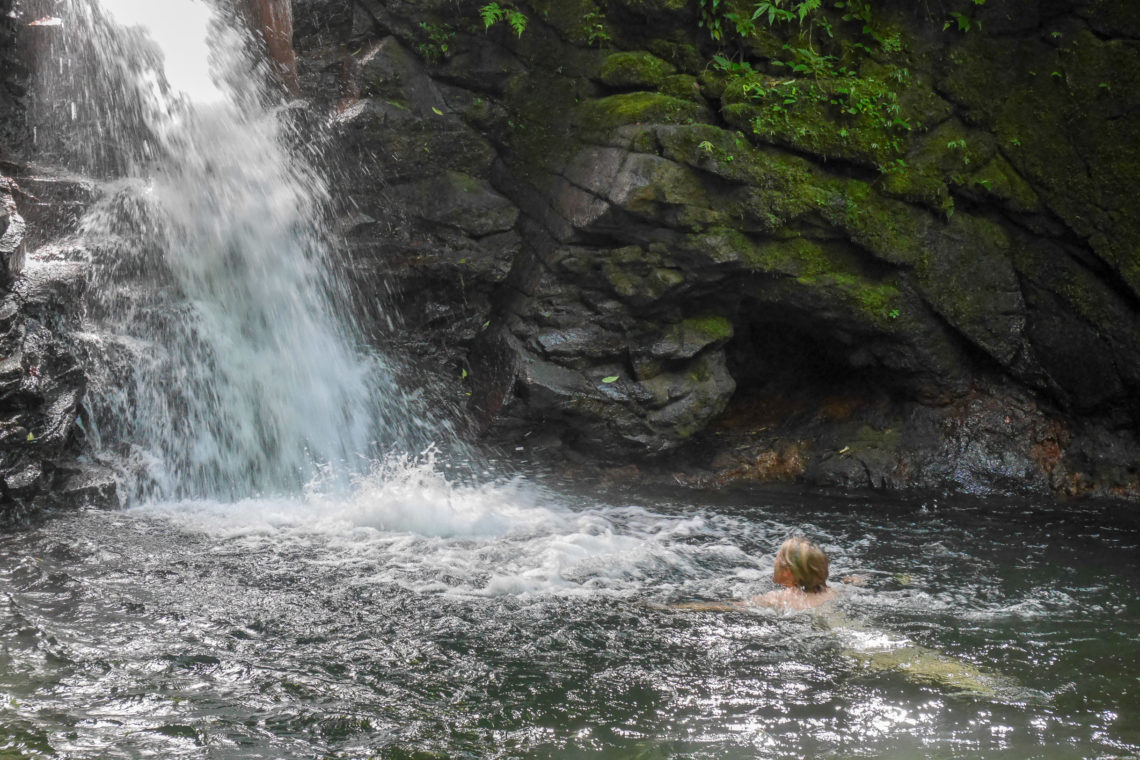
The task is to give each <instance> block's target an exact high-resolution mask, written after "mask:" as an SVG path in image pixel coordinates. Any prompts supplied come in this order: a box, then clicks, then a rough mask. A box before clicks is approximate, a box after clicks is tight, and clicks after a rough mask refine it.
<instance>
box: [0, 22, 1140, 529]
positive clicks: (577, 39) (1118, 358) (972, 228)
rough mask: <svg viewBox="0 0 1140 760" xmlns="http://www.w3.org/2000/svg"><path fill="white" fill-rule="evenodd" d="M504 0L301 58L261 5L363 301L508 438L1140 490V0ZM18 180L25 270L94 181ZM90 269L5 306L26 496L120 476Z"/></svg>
mask: <svg viewBox="0 0 1140 760" xmlns="http://www.w3.org/2000/svg"><path fill="white" fill-rule="evenodd" d="M6 1H7V0H0V37H4V39H2V40H0V42H10V41H11V37H12V33H13V31H14V30H15V29H16V27H15V26H14V25H13V24H14V22H13V21H11V20H10V19H9V17H8V15H7V13H6V11H7V10H9V8H8V5H6V4H5V3H6ZM482 5H484V4H483V3H481V2H475V1H474V0H460V1H459V2H456V0H293V3H292V16H291V23H292V27H293V44H292V49H289V46H288V45H286V44H285V40H284V36H286V35H285V33H284V30H285V29H287V27H288V24H289V16H288V14H287V13H284V10H285V7H284V6H282V5H281V3H280V2H278V0H273V1H272V2H264V3H261V2H254V3H253V5H251V7H253V8H255V9H260V10H259V11H258V13H260V16H259V15H258V13H255V14H253V15H254V16H255V17H259V18H262V22H263V26H264V27H265V29H263V32H264V35H263V36H264V37H265V38H266V40H267V41H268V44H269V45H270V46H271V47H272V48H273V49H272V50H271V51H270V52H271V54H272V56H273V58H274V59H275V60H276V61H277V62H278V63H279V64H281V71H282V75H283V82H284V84H285V85H286V87H287V88H289V89H292V87H293V82H292V80H291V76H292V74H291V71H292V61H293V60H294V58H293V56H294V54H295V55H296V62H297V63H296V75H297V86H299V88H300V91H301V93H302V96H303V97H304V98H305V99H306V101H307V104H308V107H307V108H305V109H304V110H303V111H301V110H295V111H294V113H298V114H300V118H301V119H302V120H305V119H308V120H310V121H312V122H313V123H314V124H315V123H323V122H325V121H326V120H327V122H328V123H329V124H330V125H331V129H330V130H327V131H323V132H322V134H324V137H323V138H322V139H324V140H326V141H327V144H326V145H325V146H324V147H325V152H326V155H327V156H329V158H330V160H331V161H332V162H333V163H334V165H333V166H332V167H330V173H331V174H332V176H333V177H334V182H335V185H336V190H337V194H338V196H339V198H338V200H339V205H338V207H339V209H340V211H339V215H340V220H339V221H340V230H341V232H342V234H343V237H344V239H345V241H346V243H347V248H348V250H349V253H350V258H351V262H350V265H351V267H352V270H353V273H354V276H355V277H356V280H357V282H358V284H359V286H360V287H359V296H358V298H359V301H358V303H355V304H352V308H353V309H354V310H355V311H356V312H357V313H358V314H359V315H361V318H362V319H363V320H365V321H366V323H367V324H369V325H370V326H371V328H372V337H373V338H374V339H375V340H376V341H377V342H379V343H386V344H389V345H394V346H395V347H396V350H397V351H398V352H400V353H402V354H404V355H406V356H408V357H409V360H408V367H407V368H406V371H407V373H408V375H409V377H410V378H412V379H414V380H417V381H420V380H423V379H424V378H431V377H435V378H443V383H442V384H443V386H444V388H445V392H446V393H448V394H450V401H452V402H454V403H455V404H457V405H463V406H464V407H465V408H466V410H467V412H468V414H469V416H470V418H471V420H472V421H473V426H474V428H475V429H476V432H477V433H479V434H480V435H482V436H483V438H484V440H487V441H489V442H490V443H492V444H497V445H502V446H505V447H509V448H510V449H512V450H523V451H525V452H526V455H527V456H528V457H529V456H530V455H531V453H532V452H533V453H534V454H535V455H541V456H546V457H548V458H563V457H567V458H570V459H571V460H572V461H574V462H583V461H592V462H595V463H599V464H602V465H609V464H620V463H627V462H639V463H652V464H653V465H654V466H656V467H659V468H662V469H663V470H664V471H667V472H676V473H678V477H680V478H689V479H691V480H694V481H697V482H722V481H724V480H727V479H735V478H744V479H754V480H764V481H770V480H796V481H802V482H808V483H814V484H823V485H839V486H852V487H867V486H870V487H891V488H913V487H920V488H952V489H959V490H965V491H968V492H974V493H994V492H1007V491H1027V490H1028V491H1037V492H1045V493H1048V492H1051V493H1059V494H1103V495H1117V496H1126V497H1135V496H1138V495H1140V472H1138V462H1140V445H1138V443H1137V435H1136V432H1135V431H1136V429H1137V423H1138V422H1140V403H1138V402H1137V399H1138V398H1140V395H1138V393H1137V391H1138V390H1140V323H1138V320H1137V306H1138V305H1140V255H1138V254H1137V251H1138V250H1140V227H1138V224H1140V222H1138V220H1140V208H1138V206H1140V194H1138V193H1136V192H1135V189H1136V186H1137V180H1138V179H1140V155H1138V153H1140V119H1137V118H1135V115H1136V111H1137V108H1138V107H1140V81H1138V79H1140V42H1138V41H1137V39H1138V38H1140V11H1137V10H1136V9H1135V8H1133V7H1132V4H1131V3H1126V2H1123V1H1122V0H1063V1H1060V2H1049V3H1044V2H1021V1H1020V0H988V2H986V3H984V4H982V5H977V4H976V3H974V2H969V0H947V2H944V3H931V4H926V3H913V2H911V1H910V0H876V1H875V2H849V3H846V4H845V5H844V7H843V8H836V7H834V6H835V3H833V2H830V0H825V2H824V3H823V4H822V7H821V8H820V9H818V10H815V11H812V12H811V14H810V15H809V16H807V17H805V19H804V20H803V22H802V23H800V22H799V21H798V20H796V21H794V22H792V23H783V22H781V21H779V19H775V20H773V21H772V22H771V23H769V22H768V21H767V19H766V17H763V18H758V19H757V20H755V21H749V20H748V19H751V16H752V11H753V10H754V8H755V3H749V2H745V0H725V2H723V3H720V4H718V5H717V7H718V8H719V10H712V9H711V5H712V4H707V3H706V4H702V3H696V2H693V1H692V0H608V1H606V2H602V1H601V0H517V1H516V2H515V3H514V4H502V3H501V4H500V7H504V8H507V9H508V11H511V12H515V11H517V12H519V13H522V14H524V15H525V16H526V19H527V23H526V28H525V30H524V31H523V32H522V33H521V34H516V33H515V31H514V30H512V28H511V27H510V26H509V24H507V23H506V22H505V21H504V20H500V21H499V23H496V24H493V25H492V26H490V27H489V28H484V24H483V21H482V20H481V18H480V7H481V6H482ZM947 22H950V23H949V28H944V26H946V23H947ZM5 35H6V36H5ZM0 50H2V51H5V52H0V73H2V74H3V76H2V77H0V79H2V81H0V128H2V130H3V131H2V132H0V144H3V145H4V146H6V147H5V148H4V150H3V151H2V152H0V156H2V157H10V156H13V155H14V154H18V153H19V151H18V150H15V151H14V148H15V147H17V146H18V145H19V144H20V142H21V141H22V140H24V138H25V136H24V135H22V133H21V131H20V129H19V126H18V124H19V121H20V119H19V109H20V97H21V96H22V90H21V87H22V84H21V83H22V81H23V79H24V78H25V77H26V72H24V71H23V70H22V69H21V68H20V65H19V63H18V62H17V61H16V58H17V56H15V55H13V54H12V53H11V52H8V51H12V50H15V48H14V47H12V46H11V45H8V44H5V45H0ZM315 131H320V130H315ZM0 169H2V170H3V171H6V172H7V173H8V174H13V173H17V172H22V173H23V174H22V176H16V178H15V179H16V182H17V183H18V184H16V185H12V184H10V183H9V184H5V185H4V188H5V189H4V190H2V191H0V199H3V204H0V209H2V211H0V234H3V235H4V237H3V238H0V246H4V245H7V246H8V248H7V249H6V250H8V253H7V254H5V257H6V261H7V260H9V259H10V260H12V261H15V262H17V263H18V262H19V250H20V249H21V247H27V246H28V245H33V246H36V247H38V246H41V245H43V244H45V243H47V242H48V241H49V240H50V238H51V231H52V230H57V229H62V228H65V227H66V226H67V225H66V223H67V220H68V218H69V216H70V215H71V214H72V213H73V212H72V211H71V209H73V208H79V207H81V206H82V204H83V203H84V193H85V191H84V190H83V188H82V184H81V183H75V182H70V181H62V182H56V183H55V184H52V180H48V179H45V178H43V177H40V178H39V179H33V176H32V175H33V174H34V173H32V172H29V171H27V170H26V169H23V168H22V164H21V163H20V162H19V161H15V160H13V161H9V162H8V163H7V164H0ZM21 219H26V220H28V224H26V225H24V226H23V227H22V226H21ZM3 241H7V242H6V243H5V242H3ZM37 258H40V257H37ZM40 260H43V261H47V262H48V263H50V261H51V257H50V255H47V256H46V257H43V258H40ZM79 276H80V274H77V273H75V272H67V271H61V270H60V269H59V268H55V269H52V267H50V266H48V267H47V268H46V269H44V268H41V269H40V270H39V271H37V272H25V273H23V274H22V275H20V276H19V277H17V278H16V279H15V280H13V281H12V282H11V283H10V285H9V286H8V288H7V290H6V291H5V295H4V296H3V298H2V299H0V329H2V330H3V332H4V336H5V337H4V338H3V345H0V352H2V354H0V355H2V356H3V358H4V362H3V363H2V365H0V412H2V413H3V414H4V415H5V419H6V420H7V421H3V420H0V422H3V426H4V430H6V431H8V432H5V433H2V434H0V435H3V436H4V437H3V439H2V440H0V481H2V483H3V485H2V487H0V499H3V500H4V502H5V503H6V504H9V505H20V504H26V503H28V501H29V500H30V499H31V498H33V497H34V495H35V494H36V493H37V492H40V493H42V492H45V490H46V491H47V492H52V491H56V490H58V489H60V488H62V487H63V483H64V482H65V481H67V482H69V483H71V485H70V486H68V487H70V488H73V492H74V493H75V494H79V495H89V496H92V497H98V496H100V495H102V496H106V493H105V491H106V489H105V488H103V486H102V485H100V481H99V480H98V478H95V479H94V480H92V479H91V478H90V477H88V475H89V473H88V474H85V473H83V472H80V471H79V470H78V468H75V469H73V470H68V469H66V468H65V467H64V463H66V462H68V461H76V459H75V455H76V453H77V452H78V451H79V444H80V442H81V441H80V439H81V430H80V429H79V427H78V423H77V420H79V419H80V418H81V412H82V406H81V397H82V392H83V381H82V372H80V371H79V368H78V366H77V363H76V362H75V359H74V357H73V356H71V354H70V353H69V352H68V351H67V349H66V347H65V346H63V345H62V344H61V343H59V341H58V340H56V339H55V338H54V337H53V335H54V330H55V328H56V326H57V325H58V324H59V321H60V320H65V319H66V312H67V307H66V303H67V300H68V293H69V288H70V287H71V285H70V284H69V283H73V282H74V278H75V277H79ZM4 367H6V368H7V369H4ZM29 436H30V437H29ZM85 478H86V480H85ZM104 485H105V484H104ZM6 509H8V510H9V511H11V509H12V507H11V506H9V507H6Z"/></svg>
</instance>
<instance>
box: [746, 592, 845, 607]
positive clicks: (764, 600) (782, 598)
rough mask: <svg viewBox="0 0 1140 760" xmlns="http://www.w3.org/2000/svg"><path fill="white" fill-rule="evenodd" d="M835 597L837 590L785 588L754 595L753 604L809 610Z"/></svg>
mask: <svg viewBox="0 0 1140 760" xmlns="http://www.w3.org/2000/svg"><path fill="white" fill-rule="evenodd" d="M834 598H835V591H833V590H832V589H829V588H826V589H824V590H823V591H812V592H806V591H801V590H800V589H793V588H783V589H779V590H777V591H769V592H768V593H767V594H761V595H760V596H757V597H753V599H752V601H751V604H753V605H756V606H758V607H772V608H774V609H778V610H808V609H811V608H813V607H818V606H820V605H821V604H826V603H827V602H830V601H831V600H832V599H834Z"/></svg>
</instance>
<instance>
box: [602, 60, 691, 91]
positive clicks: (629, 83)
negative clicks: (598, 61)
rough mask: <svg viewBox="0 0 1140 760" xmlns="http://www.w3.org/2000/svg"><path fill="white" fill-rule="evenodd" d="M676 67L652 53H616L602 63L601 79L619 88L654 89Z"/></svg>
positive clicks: (673, 71) (608, 85)
mask: <svg viewBox="0 0 1140 760" xmlns="http://www.w3.org/2000/svg"><path fill="white" fill-rule="evenodd" d="M675 72H676V69H675V68H674V67H673V66H672V65H670V64H668V63H666V62H665V61H663V60H661V59H660V58H658V57H657V56H655V55H652V54H651V53H646V52H643V51H633V52H622V53H614V54H613V55H611V56H609V57H608V58H606V60H605V62H604V63H602V71H601V79H602V83H603V84H605V85H606V86H607V87H612V88H614V89H617V90H653V89H657V88H659V87H661V85H663V84H664V83H665V78H666V77H668V76H669V75H671V74H673V73H675Z"/></svg>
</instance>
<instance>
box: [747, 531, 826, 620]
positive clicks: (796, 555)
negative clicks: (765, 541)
mask: <svg viewBox="0 0 1140 760" xmlns="http://www.w3.org/2000/svg"><path fill="white" fill-rule="evenodd" d="M828 570H829V563H828V561H827V555H826V554H824V553H823V550H822V549H820V548H819V547H818V546H816V545H815V544H813V543H812V542H811V541H808V540H807V539H803V538H789V539H788V540H787V541H785V542H784V543H783V544H781V545H780V549H779V551H777V552H776V564H775V566H774V567H773V569H772V580H773V581H775V582H776V583H777V584H778V585H780V586H783V588H780V589H777V590H775V591H769V592H768V593H767V594H761V595H760V596H756V597H753V599H752V601H751V604H752V605H755V606H760V607H775V608H776V609H783V610H806V609H811V608H812V607H818V606H819V605H821V604H824V603H825V602H829V601H831V600H832V599H834V598H835V592H834V591H832V590H831V589H830V588H828V587H827V574H828Z"/></svg>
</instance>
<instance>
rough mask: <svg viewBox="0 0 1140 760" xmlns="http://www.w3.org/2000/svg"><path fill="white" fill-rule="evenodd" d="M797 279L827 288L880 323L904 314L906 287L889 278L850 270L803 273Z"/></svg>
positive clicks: (835, 295)
mask: <svg viewBox="0 0 1140 760" xmlns="http://www.w3.org/2000/svg"><path fill="white" fill-rule="evenodd" d="M796 281H797V282H798V283H800V284H801V285H806V286H808V287H812V288H816V289H821V290H824V291H826V292H827V293H828V294H829V295H830V296H831V297H832V298H837V299H839V300H841V301H843V302H845V303H847V304H848V305H849V306H851V307H852V308H854V310H855V311H856V312H857V313H860V314H863V315H864V316H865V317H867V318H868V319H869V320H870V321H871V322H874V323H877V324H879V325H880V326H882V325H886V324H889V323H891V322H893V321H895V320H896V319H898V318H900V317H901V316H903V300H904V298H903V294H902V291H900V290H899V288H898V287H897V286H895V285H894V284H892V283H889V282H880V281H875V280H872V279H870V278H867V277H865V276H862V275H858V274H853V273H850V272H828V273H825V274H820V275H815V276H808V277H800V278H798V279H797V280H796Z"/></svg>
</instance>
